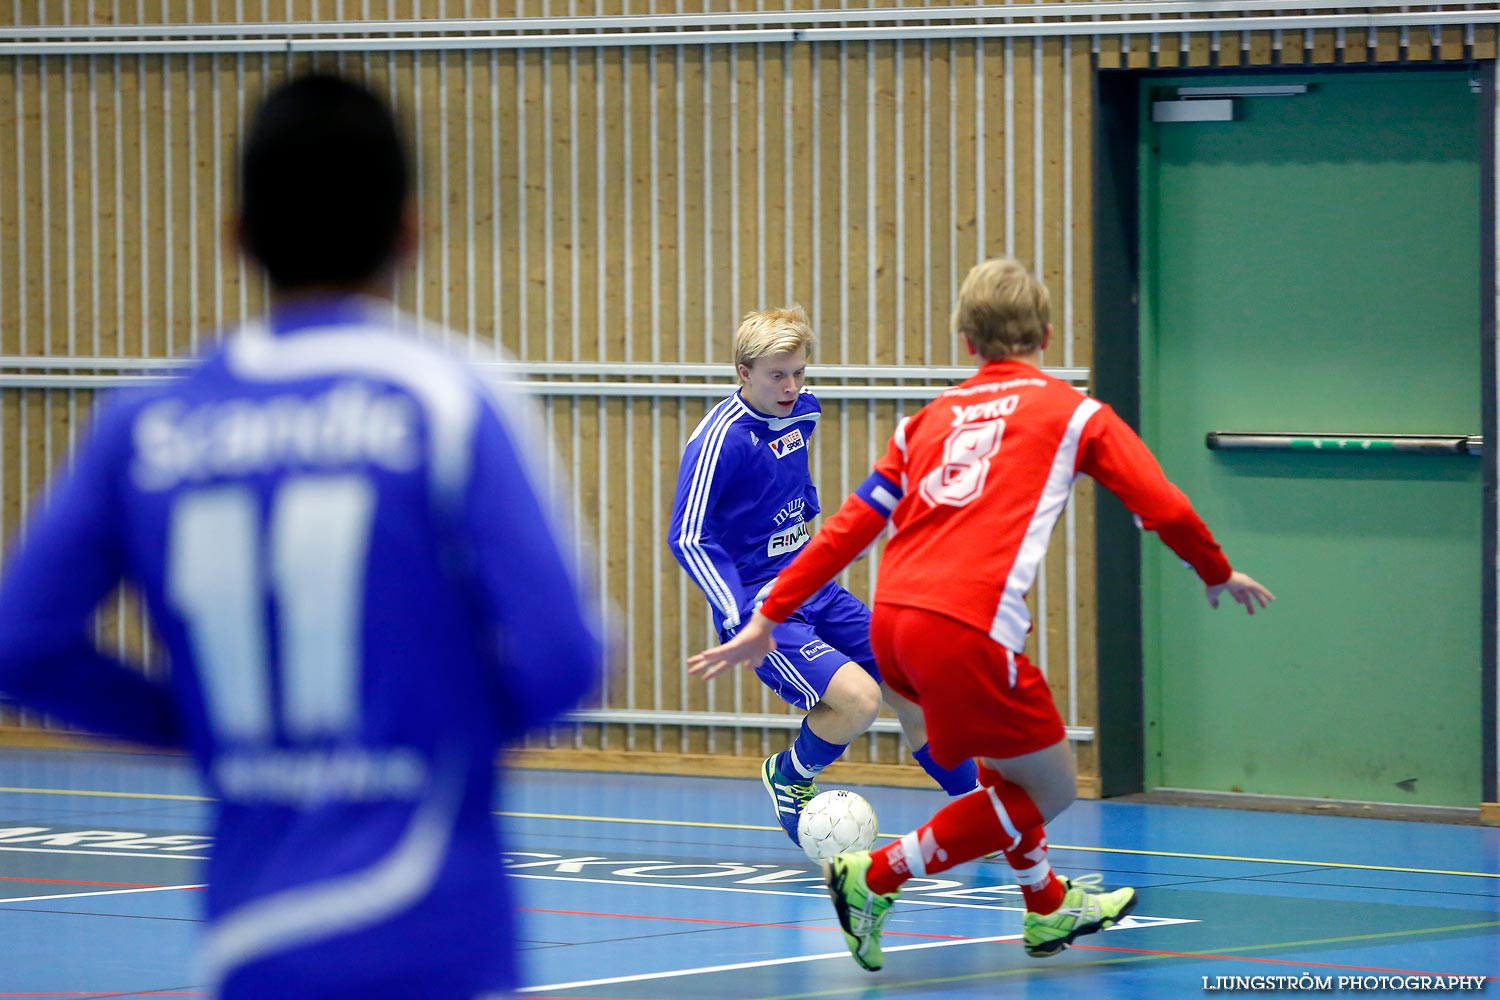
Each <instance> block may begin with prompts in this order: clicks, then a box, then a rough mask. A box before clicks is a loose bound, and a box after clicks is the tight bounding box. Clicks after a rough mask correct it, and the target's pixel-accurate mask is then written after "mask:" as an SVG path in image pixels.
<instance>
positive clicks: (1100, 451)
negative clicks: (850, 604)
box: [761, 360, 1230, 652]
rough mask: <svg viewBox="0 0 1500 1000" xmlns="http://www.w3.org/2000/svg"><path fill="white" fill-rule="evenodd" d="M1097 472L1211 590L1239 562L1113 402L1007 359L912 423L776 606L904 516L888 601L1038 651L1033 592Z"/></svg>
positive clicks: (823, 534)
mask: <svg viewBox="0 0 1500 1000" xmlns="http://www.w3.org/2000/svg"><path fill="white" fill-rule="evenodd" d="M1079 473H1087V474H1088V475H1090V476H1092V477H1093V478H1094V479H1096V480H1097V481H1098V482H1099V483H1100V484H1101V485H1102V486H1104V487H1106V488H1107V489H1109V490H1110V491H1111V492H1113V493H1114V494H1115V495H1116V496H1118V497H1119V498H1120V500H1121V501H1122V502H1124V504H1125V506H1126V507H1128V508H1129V509H1130V510H1131V511H1132V512H1133V513H1134V514H1135V515H1136V520H1137V522H1138V523H1139V524H1140V526H1141V527H1143V528H1146V529H1148V530H1151V531H1155V532H1156V533H1157V534H1158V535H1160V536H1161V539H1162V541H1164V542H1165V543H1166V544H1167V545H1168V546H1170V547H1171V549H1172V550H1173V551H1174V552H1176V553H1177V554H1178V555H1179V556H1181V557H1182V558H1183V559H1184V560H1185V561H1187V562H1188V563H1189V564H1190V565H1191V566H1192V567H1193V569H1194V570H1196V571H1197V573H1198V575H1199V577H1201V578H1202V580H1203V582H1204V583H1206V584H1219V583H1223V582H1224V581H1225V580H1227V579H1229V574H1230V566H1229V562H1228V560H1227V559H1225V558H1224V554H1223V552H1222V551H1220V549H1219V546H1218V543H1217V542H1215V541H1214V538H1213V535H1212V534H1210V532H1209V530H1208V528H1207V526H1206V525H1204V523H1203V520H1202V519H1201V518H1200V517H1199V516H1198V514H1197V512H1196V511H1194V510H1193V507H1192V504H1190V503H1189V502H1188V499H1187V497H1186V496H1184V495H1183V493H1182V491H1181V490H1179V489H1178V488H1177V487H1176V486H1173V485H1172V483H1171V482H1169V481H1168V480H1167V477H1166V474H1165V473H1163V472H1162V469H1161V466H1160V465H1159V464H1158V463H1157V461H1156V458H1155V456H1153V455H1152V454H1151V451H1150V449H1148V448H1147V447H1146V445H1145V443H1144V442H1142V441H1141V439H1140V437H1138V436H1137V435H1136V433H1135V432H1134V431H1133V430H1131V429H1130V427H1129V426H1128V425H1127V424H1126V423H1125V422H1124V421H1123V420H1121V419H1120V418H1119V416H1117V415H1116V414H1115V412H1114V411H1113V410H1112V409H1110V408H1109V407H1108V406H1106V405H1104V404H1103V403H1100V402H1099V401H1098V400H1096V399H1092V398H1090V397H1089V396H1086V395H1084V394H1083V393H1081V392H1079V391H1078V390H1077V389H1074V388H1073V387H1072V386H1070V385H1068V383H1066V382H1063V381H1062V380H1060V379H1056V378H1053V377H1052V376H1050V375H1048V374H1046V373H1045V372H1042V371H1041V370H1040V369H1037V368H1034V367H1032V366H1031V365H1028V364H1026V363H1024V362H1020V361H1015V360H1006V361H993V362H990V363H988V364H986V365H985V366H984V367H983V368H981V369H980V370H979V372H978V373H977V374H976V375H974V376H973V377H972V378H970V379H969V380H968V381H966V382H964V383H963V384H961V385H957V386H954V387H953V388H951V389H948V390H945V391H944V392H943V393H942V394H940V395H939V396H938V397H937V399H935V400H933V401H932V402H931V403H929V404H927V405H926V406H924V407H923V408H922V409H921V410H919V411H918V412H917V413H916V414H914V415H913V416H911V417H909V418H907V419H906V420H903V421H902V422H901V424H900V426H898V427H897V428H896V433H895V434H894V435H893V436H892V438H891V443H890V447H889V448H888V449H887V450H886V453H885V456H884V457H883V458H881V459H880V461H879V462H877V463H876V464H875V474H874V475H873V476H871V477H870V479H869V480H868V481H867V482H866V483H865V484H864V485H862V486H861V487H860V488H859V489H858V490H857V491H856V492H855V494H854V495H852V496H851V497H850V498H849V500H848V501H846V502H845V504H844V506H843V507H841V508H840V509H839V512H838V513H837V514H835V515H834V516H833V517H831V518H829V519H828V521H827V522H826V523H825V524H824V525H823V527H822V529H821V530H820V531H819V532H818V534H817V536H816V537H815V538H814V539H813V544H812V545H810V546H809V547H808V548H807V549H805V550H804V551H803V552H802V553H801V555H800V556H799V557H798V558H797V559H796V560H795V561H794V562H793V563H792V564H791V565H790V566H788V567H787V568H786V569H785V570H783V571H782V572H781V574H780V575H779V576H778V578H777V582H776V585H775V587H774V588H773V589H772V590H771V592H770V594H769V595H768V596H767V598H766V601H765V604H764V605H763V606H762V609H761V610H762V611H763V612H764V613H765V614H766V615H767V616H768V617H770V618H771V619H772V620H773V621H780V620H783V619H784V617H785V616H786V615H787V614H789V613H790V612H791V611H792V610H795V609H796V607H797V606H798V605H799V604H800V603H801V599H802V598H805V596H806V594H804V593H803V592H804V591H806V592H807V593H811V592H812V591H813V590H816V589H817V586H820V585H821V584H822V582H825V581H826V579H828V578H831V577H832V576H833V575H834V574H835V573H837V572H838V569H839V568H840V567H842V566H843V565H845V564H846V563H847V562H849V561H850V560H851V559H853V558H854V556H855V555H856V554H857V553H858V552H859V551H860V550H861V549H862V548H863V547H864V546H865V545H867V544H869V542H870V541H872V540H873V539H874V538H875V537H876V536H877V535H878V534H879V531H880V529H881V527H882V526H883V520H882V519H883V518H885V517H890V518H891V522H892V525H893V526H894V528H895V536H894V537H893V538H892V539H891V541H890V543H889V544H888V545H887V546H886V549H885V555H884V557H883V558H882V559H881V562H880V576H879V582H878V584H877V586H876V591H875V602H876V603H877V604H896V605H903V606H907V607H915V608H925V609H927V610H929V611H936V612H939V613H941V614H944V615H947V616H948V617H950V618H955V619H957V620H959V621H961V622H964V623H965V624H967V625H971V626H973V627H974V628H977V629H979V630H981V631H983V632H985V633H987V634H988V635H989V636H990V637H991V638H992V639H994V640H995V641H996V642H998V643H1000V644H1001V645H1003V646H1005V647H1006V648H1007V649H1011V650H1015V651H1016V652H1020V651H1021V650H1023V649H1024V648H1025V645H1026V633H1027V632H1028V631H1030V628H1031V615H1030V612H1029V611H1028V610H1027V607H1026V594H1027V592H1028V591H1030V589H1031V585H1032V583H1033V582H1034V581H1035V579H1036V575H1037V571H1038V570H1039V569H1040V567H1041V565H1042V559H1043V558H1044V557H1045V555H1046V552H1047V543H1048V541H1049V540H1050V539H1051V537H1052V529H1053V527H1054V526H1055V525H1056V524H1057V519H1058V517H1060V516H1061V514H1062V512H1063V509H1064V508H1065V507H1066V506H1067V502H1068V497H1069V496H1070V495H1071V493H1072V490H1073V481H1074V480H1075V479H1077V478H1078V475H1079Z"/></svg>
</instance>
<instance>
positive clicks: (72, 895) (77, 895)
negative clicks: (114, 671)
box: [0, 885, 894, 950]
mask: <svg viewBox="0 0 1500 1000" xmlns="http://www.w3.org/2000/svg"><path fill="white" fill-rule="evenodd" d="M206 888H207V886H206V885H151V886H140V887H138V888H135V889H105V890H102V891H98V892H62V893H57V894H56V895H52V896H12V897H10V898H9V899H0V906H5V905H6V904H8V903H37V902H40V901H42V900H44V899H82V898H84V897H86V896H125V895H128V894H130V893H132V892H170V891H172V890H174V889H206ZM892 950H894V949H892Z"/></svg>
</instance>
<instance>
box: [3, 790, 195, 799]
mask: <svg viewBox="0 0 1500 1000" xmlns="http://www.w3.org/2000/svg"><path fill="white" fill-rule="evenodd" d="M0 792H15V793H17V794H25V795H80V796H82V797H84V798H89V799H161V800H165V801H168V802H214V801H216V800H215V799H213V798H211V797H209V796H207V795H171V794H168V793H166V792H93V791H89V792H80V791H78V790H77V789H73V788H0Z"/></svg>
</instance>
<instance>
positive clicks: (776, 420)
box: [731, 389, 823, 431]
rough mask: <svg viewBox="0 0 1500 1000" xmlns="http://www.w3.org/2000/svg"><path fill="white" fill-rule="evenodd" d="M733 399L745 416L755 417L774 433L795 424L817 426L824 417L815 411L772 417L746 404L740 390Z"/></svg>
mask: <svg viewBox="0 0 1500 1000" xmlns="http://www.w3.org/2000/svg"><path fill="white" fill-rule="evenodd" d="M802 391H803V392H807V390H806V389H803V390H802ZM731 398H732V399H733V400H734V401H735V402H736V403H737V404H739V408H740V409H741V410H743V411H744V415H745V416H749V417H754V418H755V419H756V420H759V421H760V422H761V423H763V424H765V425H766V429H767V430H772V431H779V430H781V429H782V428H783V427H790V426H792V425H793V424H800V423H804V422H805V423H814V424H815V423H817V422H818V420H819V419H820V418H821V417H822V416H823V414H821V413H819V412H818V411H816V410H814V411H813V412H811V413H798V414H795V415H794V416H790V417H772V416H769V415H767V414H764V413H761V412H759V411H758V410H756V409H754V408H753V407H751V406H750V404H749V403H747V402H745V397H743V396H741V395H740V392H739V390H738V389H736V390H735V391H734V396H733V397H731Z"/></svg>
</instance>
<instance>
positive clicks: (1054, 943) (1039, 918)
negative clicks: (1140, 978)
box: [1023, 875, 1136, 958]
mask: <svg viewBox="0 0 1500 1000" xmlns="http://www.w3.org/2000/svg"><path fill="white" fill-rule="evenodd" d="M1057 878H1058V881H1060V882H1062V884H1063V888H1064V889H1066V890H1067V891H1068V892H1067V895H1066V896H1064V897H1063V903H1062V906H1059V907H1058V908H1057V910H1056V911H1054V912H1052V913H1045V914H1043V913H1032V912H1031V911H1030V910H1027V911H1026V917H1025V920H1024V921H1023V927H1024V929H1025V934H1024V938H1025V942H1026V954H1028V955H1030V956H1031V957H1032V958H1048V957H1050V956H1052V955H1056V954H1058V953H1059V952H1061V951H1063V950H1064V949H1066V948H1067V947H1068V945H1070V944H1072V943H1073V939H1074V938H1079V937H1082V936H1083V935H1085V934H1092V933H1094V932H1095V931H1102V930H1104V929H1105V928H1106V927H1113V926H1114V925H1115V924H1117V923H1119V922H1120V921H1121V920H1124V919H1125V917H1126V916H1127V915H1128V914H1129V913H1130V911H1131V910H1133V909H1135V902H1136V895H1135V890H1134V889H1116V890H1115V891H1114V892H1105V891H1104V890H1102V889H1100V888H1099V882H1100V881H1101V878H1100V876H1098V875H1083V876H1080V877H1079V878H1076V879H1073V880H1071V881H1069V880H1068V879H1066V878H1064V877H1063V876H1061V875H1059V876H1057Z"/></svg>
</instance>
